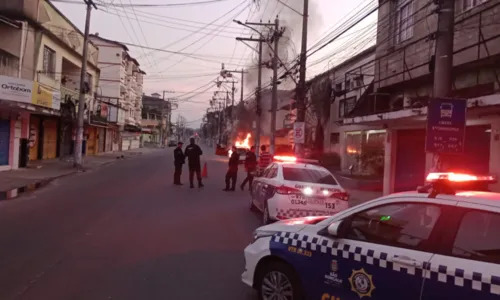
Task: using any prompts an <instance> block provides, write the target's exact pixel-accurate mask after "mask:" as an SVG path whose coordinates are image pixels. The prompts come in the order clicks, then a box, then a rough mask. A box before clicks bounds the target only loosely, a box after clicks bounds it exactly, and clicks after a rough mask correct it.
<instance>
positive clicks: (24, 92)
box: [0, 75, 33, 103]
mask: <svg viewBox="0 0 500 300" xmlns="http://www.w3.org/2000/svg"><path fill="white" fill-rule="evenodd" d="M32 89H33V81H30V80H25V79H20V78H15V77H9V76H3V75H0V99H1V100H7V101H15V102H22V103H31V91H32Z"/></svg>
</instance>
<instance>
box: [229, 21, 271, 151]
mask: <svg viewBox="0 0 500 300" xmlns="http://www.w3.org/2000/svg"><path fill="white" fill-rule="evenodd" d="M236 23H238V24H241V25H243V23H241V22H239V21H238V22H236ZM244 26H245V27H249V26H247V25H244ZM249 28H252V27H249ZM252 29H253V30H255V29H254V28H252ZM257 32H258V31H257ZM259 35H260V38H258V39H254V38H242V37H237V38H236V40H237V41H250V42H258V43H259V48H258V51H257V55H258V57H259V59H258V68H257V70H258V71H257V89H256V91H255V102H256V115H257V120H256V122H255V123H256V124H255V155H256V156H257V157H259V152H260V117H261V114H262V108H261V89H262V43H265V42H267V40H266V39H265V38H264V37H263V36H262V35H261V34H260V32H259ZM242 74H243V73H242ZM242 78H243V77H242ZM241 81H242V82H243V80H241ZM242 84H243V83H242ZM241 93H242V94H241V97H242V98H243V89H242V92H241ZM242 101H243V99H242Z"/></svg>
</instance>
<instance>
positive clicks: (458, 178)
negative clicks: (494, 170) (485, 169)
mask: <svg viewBox="0 0 500 300" xmlns="http://www.w3.org/2000/svg"><path fill="white" fill-rule="evenodd" d="M426 180H427V182H436V181H449V182H457V183H459V182H463V183H467V182H470V183H473V182H485V183H494V182H496V178H495V176H491V175H472V174H466V173H454V172H446V173H429V175H427V179H426Z"/></svg>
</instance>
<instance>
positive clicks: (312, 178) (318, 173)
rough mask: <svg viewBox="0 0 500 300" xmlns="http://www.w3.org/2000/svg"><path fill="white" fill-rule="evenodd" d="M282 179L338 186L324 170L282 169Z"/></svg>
mask: <svg viewBox="0 0 500 300" xmlns="http://www.w3.org/2000/svg"><path fill="white" fill-rule="evenodd" d="M283 177H284V179H285V180H290V181H299V182H307V183H321V184H331V185H338V183H337V180H335V178H334V177H333V176H332V174H330V173H329V172H328V171H326V170H319V169H306V168H294V167H283Z"/></svg>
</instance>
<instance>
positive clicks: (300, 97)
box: [295, 0, 309, 155]
mask: <svg viewBox="0 0 500 300" xmlns="http://www.w3.org/2000/svg"><path fill="white" fill-rule="evenodd" d="M308 15H309V0H304V9H303V12H302V44H301V48H300V67H299V73H300V75H299V84H298V86H297V119H296V122H305V121H306V59H307V55H306V52H307V18H308ZM302 150H303V145H302V144H295V153H296V154H297V155H301V154H302V153H303V151H302Z"/></svg>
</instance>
